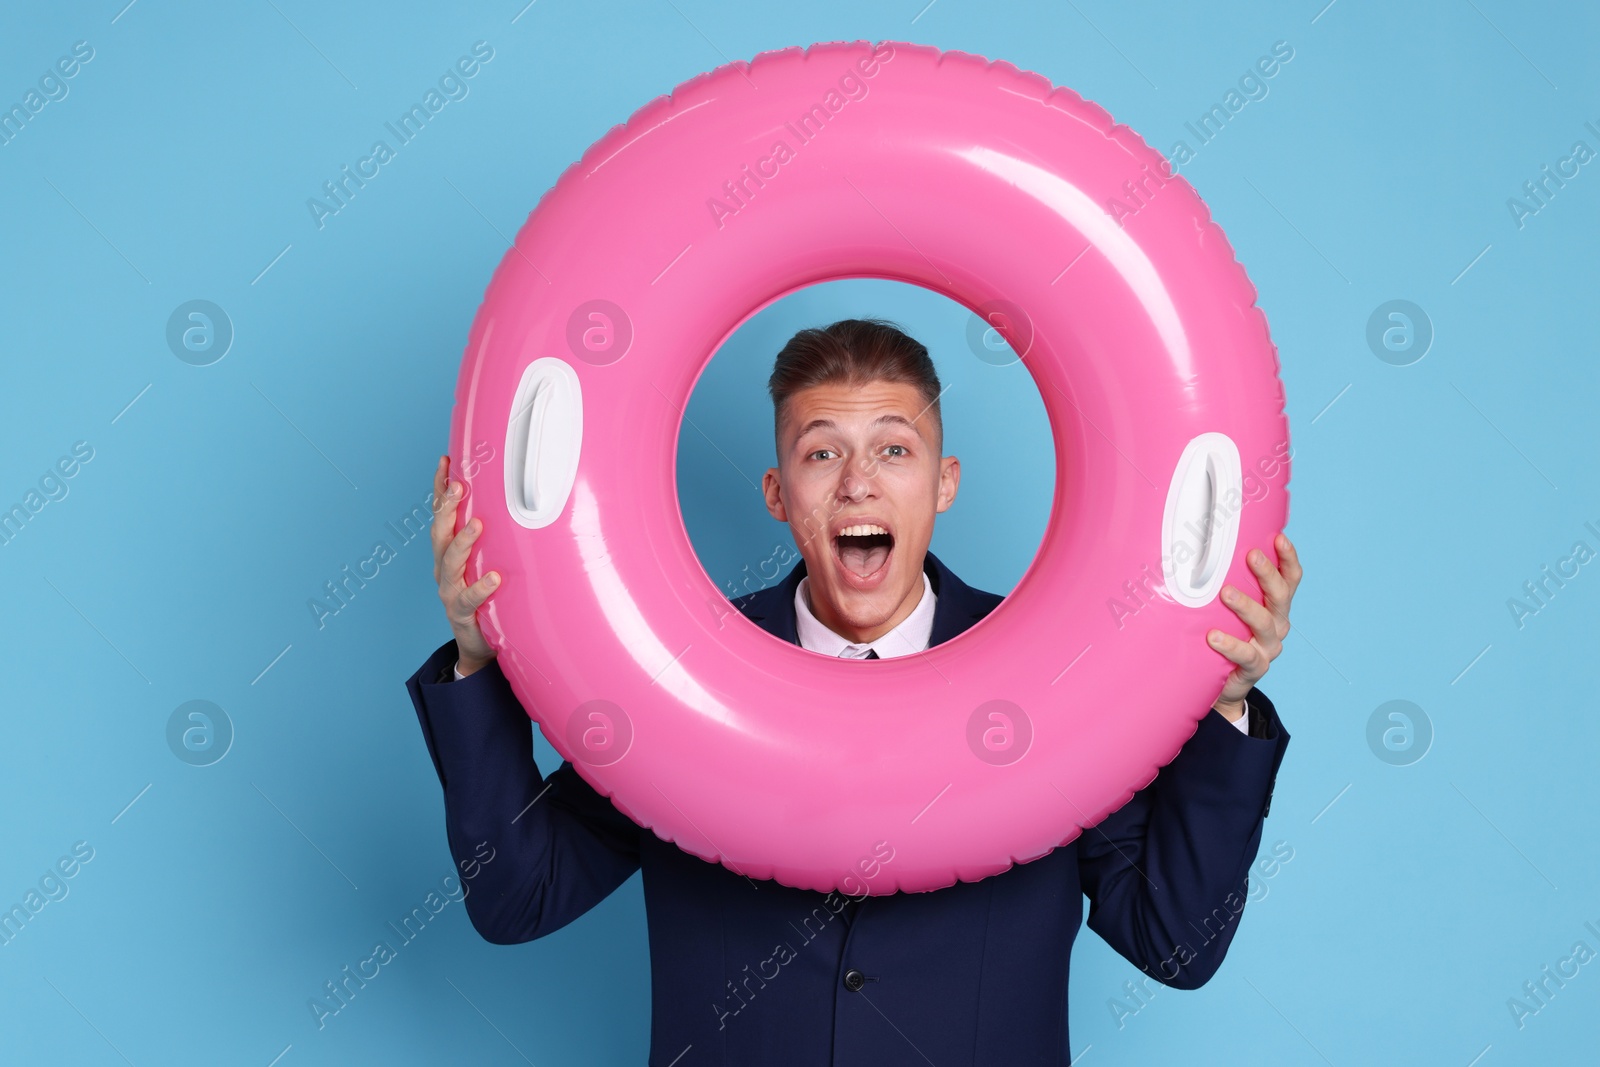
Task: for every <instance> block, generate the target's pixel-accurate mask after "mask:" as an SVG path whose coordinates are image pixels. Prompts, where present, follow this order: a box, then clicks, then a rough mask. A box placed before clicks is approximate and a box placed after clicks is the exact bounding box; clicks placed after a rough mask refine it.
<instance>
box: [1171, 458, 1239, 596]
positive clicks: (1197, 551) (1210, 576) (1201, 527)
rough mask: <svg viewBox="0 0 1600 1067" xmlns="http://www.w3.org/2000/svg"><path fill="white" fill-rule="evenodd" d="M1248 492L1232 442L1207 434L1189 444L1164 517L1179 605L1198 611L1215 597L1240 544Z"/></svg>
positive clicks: (1176, 472) (1174, 474)
mask: <svg viewBox="0 0 1600 1067" xmlns="http://www.w3.org/2000/svg"><path fill="white" fill-rule="evenodd" d="M1243 491H1244V476H1243V471H1242V469H1241V467H1240V464H1239V446H1238V445H1236V444H1234V443H1233V438H1231V437H1229V436H1228V435H1227V434H1225V433H1203V434H1200V435H1199V436H1198V437H1195V438H1193V439H1192V440H1191V441H1190V442H1189V443H1188V444H1187V445H1185V446H1184V449H1183V454H1182V455H1181V456H1179V457H1178V465H1177V467H1176V468H1175V469H1174V470H1173V472H1172V482H1171V484H1170V485H1169V486H1168V487H1167V503H1166V507H1165V509H1164V510H1163V513H1162V517H1161V557H1162V567H1163V573H1167V572H1170V574H1169V575H1168V577H1167V589H1168V591H1169V592H1171V593H1172V596H1173V599H1175V600H1176V601H1177V602H1178V603H1180V604H1183V605H1185V606H1186V607H1191V608H1199V607H1204V606H1205V605H1207V604H1209V603H1211V601H1212V600H1214V599H1216V596H1217V592H1218V591H1219V590H1220V589H1221V588H1222V582H1223V579H1224V578H1225V577H1226V576H1227V573H1228V563H1229V562H1230V561H1231V560H1232V559H1233V550H1234V548H1235V547H1236V546H1237V545H1238V543H1239V515H1240V512H1241V510H1242V509H1243V506H1244V497H1243Z"/></svg>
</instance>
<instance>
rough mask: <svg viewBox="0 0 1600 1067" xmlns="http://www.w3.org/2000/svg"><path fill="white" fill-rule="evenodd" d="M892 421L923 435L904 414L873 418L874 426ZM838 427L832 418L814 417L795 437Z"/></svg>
mask: <svg viewBox="0 0 1600 1067" xmlns="http://www.w3.org/2000/svg"><path fill="white" fill-rule="evenodd" d="M890 423H899V424H900V425H902V426H905V427H907V428H908V429H910V430H911V432H912V433H914V434H916V435H917V436H918V437H921V436H922V431H921V430H919V429H917V424H916V423H914V422H912V421H911V420H910V419H908V418H906V417H905V416H904V415H879V416H878V417H877V418H875V419H873V420H872V425H873V426H883V425H887V424H890ZM837 428H838V424H837V423H835V422H834V421H833V420H832V419H812V420H811V421H810V422H808V423H806V424H805V425H804V426H802V427H800V432H799V433H798V434H796V435H795V439H796V440H798V439H800V438H802V437H804V436H805V435H806V434H808V433H810V432H811V431H812V430H819V429H826V430H834V429H837Z"/></svg>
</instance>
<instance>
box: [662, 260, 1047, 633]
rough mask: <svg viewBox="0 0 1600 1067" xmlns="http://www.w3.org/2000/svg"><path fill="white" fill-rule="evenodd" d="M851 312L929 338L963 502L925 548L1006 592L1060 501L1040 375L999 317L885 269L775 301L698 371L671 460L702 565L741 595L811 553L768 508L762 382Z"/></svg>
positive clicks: (769, 461) (771, 458) (729, 592)
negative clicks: (806, 333) (801, 336)
mask: <svg viewBox="0 0 1600 1067" xmlns="http://www.w3.org/2000/svg"><path fill="white" fill-rule="evenodd" d="M848 318H863V319H865V318H877V319H883V320H887V321H889V322H892V323H894V324H895V325H897V326H898V327H899V328H900V329H901V330H903V332H905V333H906V334H907V335H908V336H910V337H911V338H913V339H914V340H916V341H918V342H920V343H922V344H923V345H924V346H926V347H927V349H928V352H929V356H930V358H931V359H932V360H933V363H934V366H935V369H936V372H937V373H938V376H939V383H940V388H941V390H942V393H941V396H940V401H939V407H940V413H941V417H942V422H943V427H944V454H945V455H947V456H949V455H955V456H957V457H958V458H959V460H960V479H959V483H958V486H957V493H956V498H955V500H954V501H953V502H952V503H951V505H950V506H949V507H948V508H947V509H946V510H945V511H943V512H940V513H938V514H937V515H936V517H935V520H934V532H933V538H932V540H931V542H930V543H929V546H928V548H929V551H930V552H932V553H934V554H935V555H937V556H938V557H939V559H940V560H941V561H942V562H944V563H945V564H946V565H947V566H949V567H950V568H951V569H952V570H953V571H954V572H956V573H957V574H959V575H960V576H961V578H962V579H963V580H964V581H966V582H967V583H968V584H970V585H973V586H974V587H976V588H981V589H986V590H988V591H990V592H995V593H1000V594H1008V593H1009V592H1010V591H1011V590H1012V589H1013V588H1014V587H1015V586H1016V584H1017V582H1018V581H1019V579H1020V578H1021V577H1022V575H1023V574H1024V573H1025V572H1026V571H1027V570H1028V568H1029V566H1030V565H1031V564H1032V562H1033V560H1034V559H1035V558H1036V556H1037V555H1038V553H1039V551H1040V549H1041V546H1042V544H1043V540H1044V536H1045V531H1046V527H1047V524H1048V521H1049V517H1050V514H1051V510H1052V507H1053V504H1054V500H1053V489H1052V487H1053V486H1054V485H1055V484H1056V459H1057V457H1056V449H1055V443H1054V440H1053V438H1052V435H1051V427H1050V422H1049V417H1048V415H1047V413H1046V411H1045V407H1044V403H1043V398H1042V397H1041V395H1040V393H1039V388H1038V385H1037V384H1036V383H1035V381H1034V379H1033V376H1032V375H1031V374H1030V373H1029V371H1028V369H1027V367H1026V365H1025V364H1024V362H1023V360H1022V358H1021V356H1020V355H1019V353H1018V352H1017V351H1015V350H1013V348H1012V347H1011V345H1010V343H1009V341H1008V339H1007V337H1006V336H1005V335H1006V334H1014V335H1015V333H1016V332H1015V331H1012V330H1009V329H1008V328H1007V325H1008V324H1007V322H1006V321H1005V320H1004V319H1003V318H1000V317H999V316H995V317H994V318H998V319H999V321H998V324H996V323H995V322H994V319H991V321H990V322H988V323H986V322H985V320H984V319H983V318H980V317H979V316H978V315H977V314H975V313H974V312H973V311H971V310H969V309H968V308H966V307H964V306H963V305H962V304H960V303H958V302H957V301H955V300H953V299H951V298H949V297H947V296H945V295H944V294H942V293H939V292H936V291H934V290H931V289H927V288H924V287H922V286H919V285H914V284H910V283H906V282H900V281H894V280H889V279H884V278H850V279H836V280H832V281H826V282H821V283H818V284H815V285H810V286H806V287H803V288H801V289H797V290H794V291H792V292H790V293H786V294H783V295H782V296H780V297H777V298H775V299H773V300H771V301H769V302H767V303H766V304H764V305H762V306H761V307H759V308H757V309H755V310H754V311H752V312H751V313H750V314H748V315H747V316H746V317H745V319H744V320H743V321H742V322H741V323H740V324H739V325H738V326H737V327H736V328H735V329H734V330H733V331H732V332H731V333H730V334H729V335H728V337H727V338H726V339H725V340H724V342H723V343H722V344H721V345H720V346H718V348H717V350H716V351H715V352H714V353H713V355H712V356H711V358H710V360H709V361H708V363H707V364H706V366H705V368H704V369H703V370H702V371H701V374H700V377H699V379H698V380H697V381H696V383H695V387H694V390H693V392H692V393H691V394H690V398H689V402H688V404H687V405H686V407H685V417H684V419H683V421H682V423H681V424H680V427H679V435H678V456H677V465H676V470H677V487H678V502H679V507H680V511H681V514H682V516H683V519H684V527H685V530H686V532H687V534H688V536H689V540H690V542H691V544H692V546H693V548H694V551H695V555H696V557H697V558H698V559H699V561H700V564H701V566H702V567H703V568H704V570H705V571H706V574H707V576H708V577H709V578H710V579H711V581H712V582H713V583H714V584H715V585H716V586H717V588H718V589H719V590H721V591H722V592H723V594H724V595H726V596H727V597H729V599H735V598H737V597H741V596H745V595H747V594H749V593H753V592H757V591H759V590H761V589H764V588H767V587H769V586H773V585H777V584H779V583H781V582H782V581H783V580H784V578H785V577H786V576H787V575H788V574H789V572H790V571H791V569H792V568H794V567H795V566H796V565H797V564H799V563H800V562H802V556H801V553H800V552H799V549H798V545H797V538H796V536H795V533H794V530H793V528H792V527H791V526H790V525H788V524H784V523H779V522H777V521H776V520H775V519H774V518H773V516H772V515H771V514H769V513H768V510H767V507H766V503H765V500H764V498H763V496H762V491H761V486H762V476H763V474H764V473H765V471H766V470H767V468H769V467H776V466H777V455H776V445H775V441H774V427H773V417H774V412H773V406H772V402H771V399H770V395H769V392H768V385H767V383H768V378H769V377H770V375H771V374H772V370H773V363H774V360H775V359H776V357H777V355H778V353H779V351H780V350H781V349H782V348H783V346H784V345H785V344H786V343H787V342H788V340H789V339H790V338H791V337H793V336H794V334H795V333H796V332H797V331H799V330H801V329H803V328H806V327H819V326H826V325H828V324H829V323H832V322H835V321H838V320H841V319H848ZM867 510H871V508H870V505H868V507H867ZM879 540H880V541H882V540H886V539H884V538H882V537H881V535H880V537H879ZM862 543H863V546H864V547H870V545H871V543H872V542H870V541H863V542H862ZM735 614H737V613H735ZM741 619H742V616H741ZM752 625H753V624H752ZM961 636H962V637H966V636H967V635H966V634H963V635H961Z"/></svg>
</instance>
